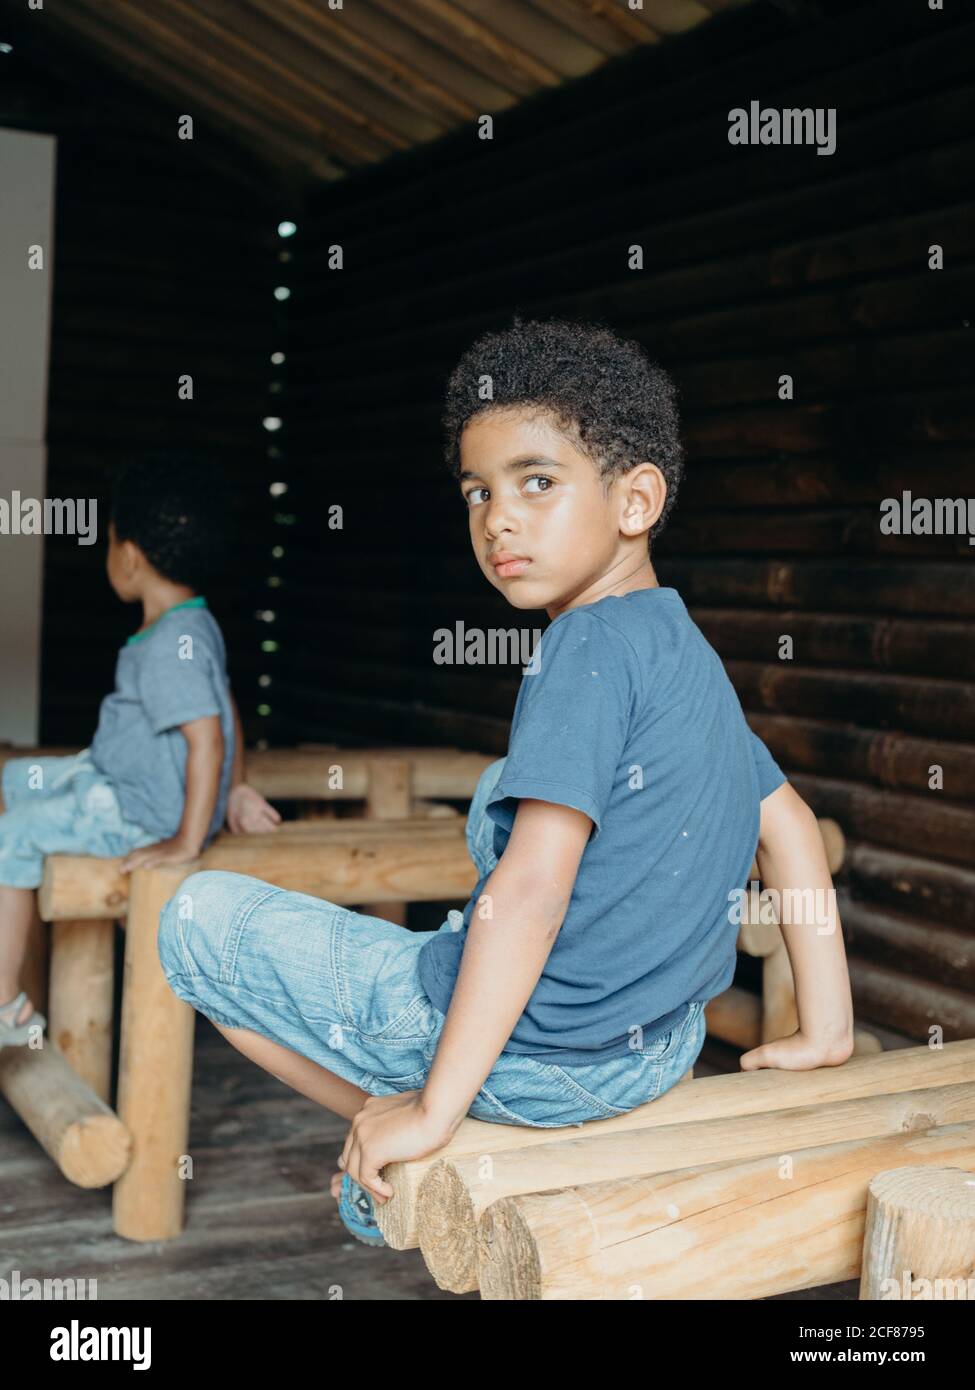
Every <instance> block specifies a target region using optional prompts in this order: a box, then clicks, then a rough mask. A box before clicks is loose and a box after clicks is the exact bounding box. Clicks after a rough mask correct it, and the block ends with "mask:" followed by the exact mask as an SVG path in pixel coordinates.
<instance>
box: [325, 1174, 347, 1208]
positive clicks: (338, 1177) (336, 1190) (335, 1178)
mask: <svg viewBox="0 0 975 1390" xmlns="http://www.w3.org/2000/svg"><path fill="white" fill-rule="evenodd" d="M343 1177H344V1174H343V1173H342V1172H341V1170H340V1171H339V1172H338V1173H333V1174H332V1181H331V1183H330V1184H329V1191H330V1192H331V1194H332V1196H333V1197H334V1198H335V1200H336V1201H338V1199H339V1197H340V1196H341V1195H342V1178H343Z"/></svg>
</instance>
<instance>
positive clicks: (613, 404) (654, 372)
mask: <svg viewBox="0 0 975 1390" xmlns="http://www.w3.org/2000/svg"><path fill="white" fill-rule="evenodd" d="M485 381H488V382H489V383H490V398H489V399H487V400H485V399H483V396H482V393H483V391H484V383H485ZM520 405H526V406H535V407H538V408H542V409H545V410H547V411H548V412H549V413H550V414H551V416H552V418H553V423H554V424H555V425H556V426H557V428H558V429H559V430H561V431H562V432H563V433H565V434H566V435H567V437H569V438H571V440H572V443H573V444H575V446H576V447H577V448H581V450H582V452H583V453H585V454H586V455H587V456H588V457H589V458H590V459H591V460H592V462H593V464H594V465H595V466H596V468H598V470H599V474H600V477H601V478H602V479H603V482H604V485H607V486H608V483H609V481H610V480H611V479H612V478H615V477H618V476H620V475H621V474H623V473H626V472H628V471H629V470H630V469H631V468H635V467H636V465H637V464H639V463H653V464H656V466H657V467H658V468H659V469H660V471H661V473H662V474H663V476H664V479H665V480H666V483H667V499H666V501H665V503H664V509H663V511H662V512H661V514H660V516H659V517H658V518H657V520H656V522H655V523H654V525H653V526H652V527H651V528H650V535H649V537H648V543H649V541H652V540H653V539H654V538H655V537H656V536H659V534H660V533H661V531H662V530H663V529H664V526H665V525H666V522H667V518H668V517H669V515H670V513H671V511H672V510H673V507H674V503H675V502H676V501H677V492H678V489H679V487H680V480H681V475H682V473H683V460H684V453H683V448H682V446H681V442H680V430H679V419H678V412H677V388H676V386H675V384H674V382H673V380H672V378H671V377H670V376H669V375H668V374H667V372H665V371H664V369H663V368H662V367H659V366H657V365H656V363H654V362H651V361H650V359H649V358H648V357H647V355H646V352H645V351H644V349H643V348H642V347H641V346H640V344H639V343H637V342H634V341H633V340H632V339H629V338H621V337H620V336H619V335H618V334H617V333H614V332H613V330H612V329H611V328H610V327H609V326H608V325H607V324H605V323H602V322H599V321H590V322H582V321H574V320H571V319H547V320H541V319H527V320H524V321H523V320H522V319H521V317H520V316H519V315H518V314H517V313H516V314H515V315H514V318H513V321H512V324H511V327H510V328H506V329H504V330H502V331H501V332H498V333H485V334H483V335H482V336H481V337H480V338H478V339H477V340H476V341H475V342H474V343H473V344H472V345H471V346H470V347H469V348H468V349H467V351H466V352H465V353H464V355H463V357H462V358H461V359H460V361H459V362H458V364H457V366H456V367H455V368H454V370H453V372H452V373H451V375H450V379H449V381H448V383H447V390H446V396H445V400H444V407H443V413H442V416H441V423H442V425H443V429H444V436H445V450H444V454H445V459H446V463H447V466H448V468H449V469H450V470H451V472H452V473H453V475H454V477H458V476H459V475H460V468H461V464H460V437H461V434H462V433H463V430H464V426H465V425H466V424H467V423H468V421H470V420H472V419H473V418H474V416H475V415H479V414H481V413H482V412H485V411H492V410H503V409H507V408H509V407H512V406H520Z"/></svg>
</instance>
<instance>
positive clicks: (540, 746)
mask: <svg viewBox="0 0 975 1390" xmlns="http://www.w3.org/2000/svg"><path fill="white" fill-rule="evenodd" d="M532 667H533V668H537V670H536V671H535V674H526V675H525V676H523V677H522V685H521V688H520V690H519V692H518V704H517V707H516V710H515V718H514V720H513V722H512V730H511V739H510V742H509V745H508V755H507V758H506V760H505V765H504V771H503V772H502V774H501V777H500V779H499V781H498V784H497V786H496V787H495V789H494V793H493V795H492V796H491V798H490V800H489V802H488V804H487V807H486V813H487V815H488V816H490V818H491V819H492V820H493V821H494V822H495V823H496V824H497V825H500V826H502V827H503V828H504V829H505V830H507V831H509V832H510V830H511V827H512V825H513V824H514V818H515V814H516V812H517V810H518V802H519V801H520V800H522V799H523V798H526V797H529V798H532V799H535V800H538V801H552V802H556V803H558V804H559V805H561V806H572V807H574V808H575V809H576V810H577V811H582V812H584V813H585V814H586V815H587V816H588V817H589V818H590V820H591V821H592V822H593V827H594V828H593V831H592V835H593V838H595V836H596V835H598V833H599V827H600V824H601V823H602V819H603V816H604V814H605V811H606V807H607V805H608V803H609V799H610V796H611V794H612V791H613V784H614V781H615V779H616V775H617V771H618V769H619V765H620V759H621V757H622V755H623V750H624V748H625V745H626V741H627V736H628V734H629V730H630V725H631V720H632V715H633V711H634V708H635V705H636V701H637V699H638V698H639V694H640V671H639V666H638V663H637V656H636V653H635V651H634V650H633V646H632V644H631V643H630V641H629V639H628V638H627V637H626V636H625V635H624V634H622V633H621V632H619V631H618V630H617V629H616V628H614V627H612V626H611V625H610V624H609V623H607V622H605V621H604V620H603V619H602V618H598V617H595V616H593V615H591V614H588V613H586V612H585V611H584V610H582V609H579V610H575V611H573V612H570V613H569V614H567V615H566V616H565V617H564V618H562V619H561V620H558V619H557V620H556V621H555V622H554V623H553V624H552V626H551V627H549V628H548V629H546V631H545V633H544V634H543V635H542V637H541V639H540V645H539V648H538V650H537V651H536V653H535V658H534V659H533V662H532Z"/></svg>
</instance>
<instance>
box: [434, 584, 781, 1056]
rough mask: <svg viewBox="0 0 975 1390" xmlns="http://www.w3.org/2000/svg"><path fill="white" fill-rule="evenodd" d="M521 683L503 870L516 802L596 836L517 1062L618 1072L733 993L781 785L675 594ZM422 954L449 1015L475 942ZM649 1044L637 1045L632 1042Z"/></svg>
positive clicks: (575, 635)
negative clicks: (747, 893)
mask: <svg viewBox="0 0 975 1390" xmlns="http://www.w3.org/2000/svg"><path fill="white" fill-rule="evenodd" d="M533 665H537V668H538V669H537V674H526V675H525V676H523V678H522V682H521V686H520V688H519V691H518V699H517V702H516V704H515V712H514V718H513V720H512V725H511V735H510V741H509V746H508V755H507V759H506V762H505V765H504V768H503V770H502V773H501V777H500V779H499V781H498V784H497V786H496V787H495V789H494V793H493V795H492V796H491V798H490V800H489V801H488V803H487V814H488V815H489V816H490V817H491V819H492V820H493V821H494V822H495V831H494V852H495V854H496V855H497V857H498V858H499V859H500V857H501V855H502V854H503V853H504V847H505V845H506V844H507V842H508V838H509V835H510V833H511V828H512V825H513V824H514V818H515V813H516V811H517V809H518V802H519V799H520V798H522V797H531V798H535V799H537V800H539V801H552V802H557V803H558V804H560V805H564V806H574V807H575V808H576V809H577V810H580V811H584V812H585V814H586V815H587V816H589V817H590V818H591V819H592V821H593V828H592V831H591V832H590V836H589V841H588V843H587V845H586V848H585V850H584V851H583V854H582V858H581V860H580V863H579V870H578V874H577V876H576V881H575V886H574V887H573V890H572V896H571V899H570V902H569V906H568V910H567V912H566V915H565V918H564V920H563V923H562V927H561V929H560V931H559V934H558V936H557V937H556V939H555V944H554V946H553V947H552V951H551V953H550V955H549V957H548V959H547V961H546V963H545V967H544V969H543V971H542V974H541V977H540V979H539V981H538V983H537V985H536V986H535V989H534V991H533V993H532V996H531V998H530V999H529V1001H528V1004H527V1005H526V1006H525V1010H524V1012H523V1013H522V1015H521V1017H520V1019H519V1020H518V1022H517V1024H516V1025H515V1028H514V1031H513V1032H512V1034H511V1037H510V1038H509V1040H508V1042H507V1043H506V1044H505V1047H504V1049H503V1050H504V1051H505V1052H519V1053H525V1054H527V1055H530V1056H536V1057H538V1058H540V1059H543V1060H545V1061H552V1062H558V1063H560V1064H571V1063H573V1062H574V1063H576V1064H581V1063H585V1062H592V1061H595V1060H598V1059H602V1058H604V1057H613V1056H622V1055H624V1054H626V1053H627V1052H628V1051H629V1050H630V1048H631V1046H632V1045H633V1044H632V1043H631V1039H639V1041H640V1043H641V1044H642V1045H645V1044H647V1043H649V1042H651V1041H653V1039H654V1038H657V1037H659V1036H660V1035H661V1034H663V1033H666V1032H668V1031H669V1030H670V1029H671V1028H673V1027H674V1026H675V1025H676V1024H678V1023H680V1022H681V1021H682V1020H683V1019H684V1018H685V1017H686V1015H687V1011H688V1005H689V1004H690V1003H691V1002H692V1001H694V1000H709V999H712V998H714V996H715V995H717V994H720V993H721V992H722V991H723V990H725V989H727V988H728V986H729V985H730V984H731V981H732V977H733V975H734V970H735V945H736V941H737V938H738V926H737V924H736V923H735V922H734V921H733V920H731V914H730V912H729V909H730V906H731V904H730V902H729V894H730V893H731V892H732V891H733V890H735V889H737V888H741V887H743V886H744V885H745V883H746V882H747V880H748V872H749V869H750V868H751V864H752V860H753V858H754V855H755V850H756V848H757V845H758V829H759V819H760V811H759V804H760V802H761V801H762V800H763V799H764V798H765V797H766V796H768V795H769V793H770V792H773V791H774V790H775V789H776V787H778V786H780V785H781V783H782V782H784V781H785V776H784V774H783V773H782V772H781V770H780V769H779V767H778V766H777V764H776V763H775V761H774V759H773V758H772V756H771V754H770V753H769V751H768V749H767V748H766V747H765V745H764V743H762V741H761V740H760V739H759V738H757V737H756V736H755V735H754V734H753V733H752V731H751V730H750V729H749V727H748V725H747V724H746V722H745V717H744V714H743V713H742V708H741V704H740V702H739V699H738V696H737V693H736V692H735V688H734V686H733V685H732V684H731V681H730V680H729V679H728V675H727V673H726V672H725V669H724V666H723V665H722V663H721V659H720V657H719V656H718V654H717V652H716V651H715V650H714V648H713V647H712V646H711V644H710V643H709V642H708V640H707V638H706V637H705V636H704V634H703V633H702V632H701V630H700V628H699V627H698V626H697V624H696V623H695V622H694V620H693V619H692V618H691V616H690V614H689V613H688V611H687V608H686V607H685V605H684V601H683V599H682V598H681V597H680V595H679V594H678V592H677V590H676V589H670V588H656V589H636V590H633V591H632V592H631V593H628V594H624V595H623V596H622V597H615V596H613V597H608V598H603V599H600V600H599V601H598V602H596V603H592V604H587V605H584V606H583V607H580V608H574V609H570V610H568V611H567V612H565V613H561V614H560V615H559V616H558V617H557V618H556V619H555V620H554V621H553V622H552V623H551V624H550V625H549V626H548V628H546V630H545V632H544V634H543V636H542V638H541V641H540V644H539V649H538V650H537V651H536V653H535V660H534V662H533ZM488 877H489V875H485V876H484V877H483V878H482V879H481V880H480V881H479V882H478V884H477V886H476V887H475V889H474V892H473V894H472V895H471V899H470V901H469V902H468V904H467V907H466V909H465V911H464V914H463V926H462V928H461V929H460V930H458V931H456V932H447V931H440V932H438V933H436V934H434V935H433V936H432V937H431V939H430V940H429V941H428V942H426V943H425V945H424V946H423V948H422V950H421V951H420V955H419V972H420V981H421V984H422V986H423V989H424V990H425V992H426V993H427V995H428V996H429V997H430V999H431V1000H432V1002H433V1003H434V1005H435V1006H436V1007H437V1008H438V1009H440V1011H441V1012H442V1013H446V1011H447V1008H448V1005H449V1003H450V998H451V995H452V994H453V990H454V985H455V982H456V979H457V972H458V969H459V967H460V959H461V955H462V952H463V949H464V942H465V940H466V937H467V928H468V925H469V923H470V920H471V916H472V914H473V912H474V909H475V906H476V902H477V899H478V897H479V895H480V894H481V892H482V891H483V889H484V885H485V884H486V882H487V879H488ZM637 1028H639V1029H640V1030H642V1031H641V1033H636V1032H635V1030H636V1029H637Z"/></svg>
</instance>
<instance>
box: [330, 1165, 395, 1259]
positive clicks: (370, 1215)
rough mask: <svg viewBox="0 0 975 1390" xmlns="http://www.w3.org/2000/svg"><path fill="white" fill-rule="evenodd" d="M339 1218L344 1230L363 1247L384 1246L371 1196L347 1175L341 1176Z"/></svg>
mask: <svg viewBox="0 0 975 1390" xmlns="http://www.w3.org/2000/svg"><path fill="white" fill-rule="evenodd" d="M339 1216H340V1217H341V1218H342V1224H343V1225H344V1226H345V1229H346V1230H347V1231H349V1232H350V1233H351V1234H352V1235H354V1236H355V1238H356V1240H359V1241H361V1242H362V1244H363V1245H385V1244H386V1242H385V1240H383V1235H382V1232H381V1231H380V1229H379V1225H378V1223H377V1221H376V1216H375V1208H374V1207H373V1203H372V1196H371V1194H370V1193H368V1192H367V1191H366V1190H365V1188H363V1187H360V1186H359V1184H358V1183H357V1182H353V1181H352V1179H351V1178H350V1177H349V1175H348V1173H343V1174H342V1189H341V1192H340V1194H339Z"/></svg>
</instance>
